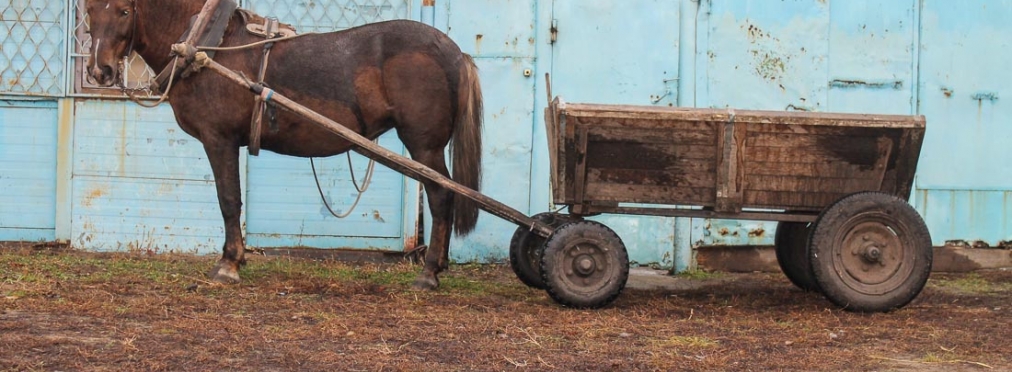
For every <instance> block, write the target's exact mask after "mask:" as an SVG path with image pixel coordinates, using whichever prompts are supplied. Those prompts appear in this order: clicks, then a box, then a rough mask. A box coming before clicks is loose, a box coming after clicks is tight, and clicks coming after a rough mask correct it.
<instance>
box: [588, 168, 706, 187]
mask: <svg viewBox="0 0 1012 372" xmlns="http://www.w3.org/2000/svg"><path fill="white" fill-rule="evenodd" d="M715 177H716V175H715V174H714V172H684V171H681V170H668V171H651V170H632V169H599V168H588V170H587V182H588V183H595V182H596V183H615V184H627V185H645V186H674V187H711V186H713V184H714V182H716V180H715Z"/></svg>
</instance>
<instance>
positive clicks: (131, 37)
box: [86, 0, 137, 87]
mask: <svg viewBox="0 0 1012 372" xmlns="http://www.w3.org/2000/svg"><path fill="white" fill-rule="evenodd" d="M86 9H87V12H88V26H89V30H90V33H91V55H89V56H88V75H90V76H91V78H92V79H95V82H97V83H98V84H99V85H101V86H106V87H107V86H111V85H113V83H115V82H116V81H118V80H119V74H120V71H119V61H120V60H121V59H123V57H125V56H127V55H128V54H130V52H131V51H132V50H133V48H134V47H135V46H134V43H135V38H136V36H137V35H136V33H137V14H136V13H137V6H136V0H87V4H86Z"/></svg>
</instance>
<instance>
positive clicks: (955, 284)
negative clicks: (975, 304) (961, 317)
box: [928, 273, 1012, 294]
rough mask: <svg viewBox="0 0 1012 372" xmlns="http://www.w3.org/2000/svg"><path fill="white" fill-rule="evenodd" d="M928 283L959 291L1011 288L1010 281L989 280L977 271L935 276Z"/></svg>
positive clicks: (990, 291)
mask: <svg viewBox="0 0 1012 372" xmlns="http://www.w3.org/2000/svg"><path fill="white" fill-rule="evenodd" d="M928 284H929V285H931V286H934V287H937V288H941V289H947V290H951V291H955V292H959V293H973V294H984V293H993V292H1000V291H1008V290H1012V283H995V282H991V281H988V280H987V279H984V278H982V277H981V276H980V275H979V274H977V273H969V274H966V275H964V276H962V277H959V278H955V279H949V278H935V279H931V280H930V281H928Z"/></svg>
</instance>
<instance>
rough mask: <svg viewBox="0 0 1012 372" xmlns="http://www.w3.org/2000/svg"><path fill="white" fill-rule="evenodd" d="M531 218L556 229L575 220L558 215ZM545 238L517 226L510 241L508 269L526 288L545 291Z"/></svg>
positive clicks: (551, 214) (549, 213)
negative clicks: (542, 272) (543, 276)
mask: <svg viewBox="0 0 1012 372" xmlns="http://www.w3.org/2000/svg"><path fill="white" fill-rule="evenodd" d="M531 218H533V219H535V220H538V221H541V222H543V223H546V224H548V225H549V226H552V227H558V226H559V225H562V224H563V223H565V222H568V221H573V220H575V219H572V218H565V217H563V216H562V215H560V214H558V213H551V212H544V213H538V214H535V215H533V216H531ZM544 245H545V238H542V237H541V236H539V235H538V234H535V233H533V232H531V229H530V227H529V226H519V227H517V229H516V231H514V232H513V238H511V239H510V268H512V269H513V273H514V274H516V276H517V278H518V279H520V281H521V282H523V283H524V284H526V285H527V286H528V287H531V288H537V289H545V288H546V286H545V281H544V280H542V279H541V250H542V249H543V248H544Z"/></svg>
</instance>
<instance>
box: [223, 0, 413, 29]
mask: <svg viewBox="0 0 1012 372" xmlns="http://www.w3.org/2000/svg"><path fill="white" fill-rule="evenodd" d="M243 5H244V7H246V8H248V9H250V10H252V11H254V12H256V13H257V14H260V15H263V16H267V17H277V18H278V19H279V20H280V21H281V22H284V23H288V24H291V25H292V26H294V27H295V29H296V30H298V32H302V33H305V32H326V31H336V30H343V29H346V28H351V27H355V26H361V25H364V24H366V23H373V22H380V21H388V20H391V19H401V18H408V16H409V15H410V14H411V12H410V10H411V1H410V0H329V1H328V0H244V1H243Z"/></svg>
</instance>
